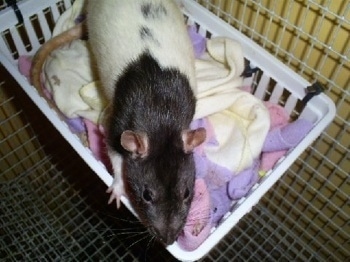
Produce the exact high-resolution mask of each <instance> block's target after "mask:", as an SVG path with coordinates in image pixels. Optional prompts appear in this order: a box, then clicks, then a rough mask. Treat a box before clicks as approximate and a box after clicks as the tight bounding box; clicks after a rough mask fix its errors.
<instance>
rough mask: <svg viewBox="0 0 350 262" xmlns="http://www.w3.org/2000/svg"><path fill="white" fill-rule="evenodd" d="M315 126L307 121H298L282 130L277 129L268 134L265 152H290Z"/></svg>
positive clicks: (264, 147)
mask: <svg viewBox="0 0 350 262" xmlns="http://www.w3.org/2000/svg"><path fill="white" fill-rule="evenodd" d="M312 126H313V124H312V123H311V122H310V121H308V120H306V119H297V120H296V121H294V122H292V123H290V124H287V125H285V126H283V127H281V128H275V129H273V130H272V131H270V132H269V133H268V134H267V137H266V140H265V143H264V146H263V148H262V150H263V152H274V151H279V150H288V149H290V148H292V147H295V146H296V145H297V144H298V143H299V142H300V141H301V140H302V139H303V138H304V137H305V135H306V134H307V133H308V132H309V131H310V130H311V128H312Z"/></svg>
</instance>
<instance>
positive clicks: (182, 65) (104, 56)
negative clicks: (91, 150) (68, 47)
mask: <svg viewBox="0 0 350 262" xmlns="http://www.w3.org/2000/svg"><path fill="white" fill-rule="evenodd" d="M87 11H88V16H87V22H88V24H87V25H88V34H89V41H90V45H91V48H92V52H93V54H94V56H95V59H96V62H97V67H98V71H99V77H100V80H101V84H102V89H103V93H104V95H105V96H106V99H107V101H113V96H114V94H115V87H116V81H117V80H118V78H119V77H120V76H121V75H122V73H123V72H124V71H125V70H126V68H127V66H128V65H129V64H130V63H131V62H133V61H135V60H137V58H138V57H139V56H140V55H141V54H142V53H145V52H148V53H149V54H150V55H151V56H152V57H153V58H154V59H155V60H157V62H158V63H159V65H160V66H161V68H175V69H178V70H179V71H180V72H181V73H182V74H184V75H185V76H186V77H187V78H188V81H189V83H190V86H191V89H192V90H193V93H194V94H195V93H196V82H195V72H194V54H193V49H192V45H191V42H190V39H189V36H188V33H187V29H186V26H185V20H184V17H183V15H182V13H181V11H180V9H179V6H178V3H176V1H175V0H102V1H101V0H89V1H88V9H87ZM107 112H108V110H107ZM107 114H108V113H107ZM108 153H109V156H110V159H111V162H112V166H113V169H114V176H115V179H114V182H113V185H112V186H111V187H110V188H109V190H108V191H107V192H111V193H112V195H111V198H110V202H111V201H112V200H113V199H114V198H116V200H117V206H118V207H119V201H120V197H121V195H122V194H124V185H123V180H122V177H121V166H122V159H121V156H120V155H119V154H117V153H116V152H114V151H113V150H111V148H110V147H108Z"/></svg>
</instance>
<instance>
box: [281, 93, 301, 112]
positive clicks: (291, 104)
mask: <svg viewBox="0 0 350 262" xmlns="http://www.w3.org/2000/svg"><path fill="white" fill-rule="evenodd" d="M297 102H298V99H297V98H296V97H295V96H293V95H290V96H289V97H288V99H287V101H286V105H285V106H284V108H285V109H286V110H287V112H288V113H289V115H291V114H292V113H293V111H295V108H296V105H297ZM296 112H297V111H295V113H296Z"/></svg>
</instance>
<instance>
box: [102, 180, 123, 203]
mask: <svg viewBox="0 0 350 262" xmlns="http://www.w3.org/2000/svg"><path fill="white" fill-rule="evenodd" d="M106 192H107V193H110V194H111V196H110V197H109V200H108V204H111V203H112V202H113V200H114V199H115V201H116V204H117V209H119V208H120V200H121V196H122V194H123V192H124V189H123V186H121V185H120V183H113V184H112V185H111V186H110V187H109V188H108V189H107V191H106Z"/></svg>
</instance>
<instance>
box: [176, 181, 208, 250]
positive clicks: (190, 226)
mask: <svg viewBox="0 0 350 262" xmlns="http://www.w3.org/2000/svg"><path fill="white" fill-rule="evenodd" d="M210 210H211V209H210V196H209V193H208V190H207V186H206V184H205V182H204V180H203V179H196V181H195V186H194V197H193V200H192V203H191V207H190V211H189V214H188V217H187V221H186V225H185V227H184V229H183V231H182V232H181V233H180V235H179V237H178V239H177V243H178V244H179V246H180V247H181V248H183V249H184V250H187V251H192V250H195V249H196V248H197V247H198V246H199V245H200V244H202V243H203V241H204V240H205V239H206V238H207V237H208V235H209V234H210V229H211V214H210Z"/></svg>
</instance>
